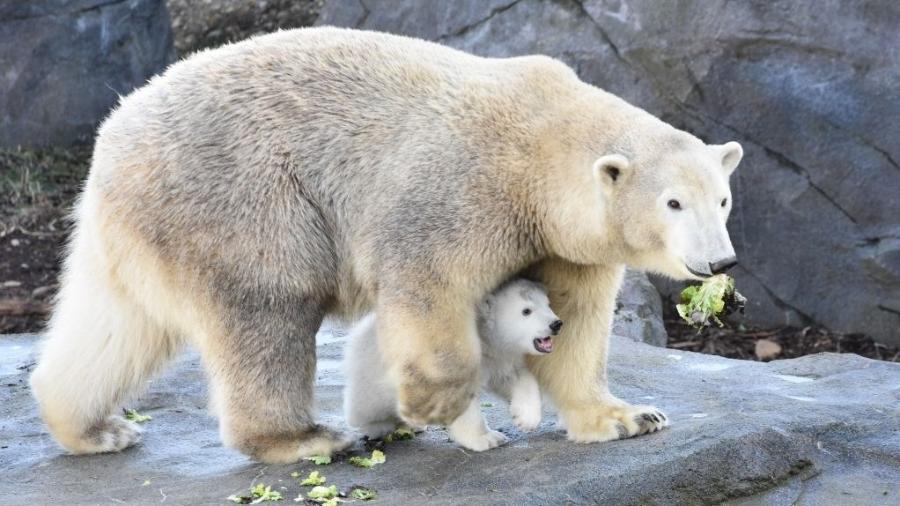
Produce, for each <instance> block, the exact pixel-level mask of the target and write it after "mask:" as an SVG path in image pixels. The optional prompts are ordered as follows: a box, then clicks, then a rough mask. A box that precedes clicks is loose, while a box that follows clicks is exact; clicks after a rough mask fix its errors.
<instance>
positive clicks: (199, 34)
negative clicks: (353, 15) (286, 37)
mask: <svg viewBox="0 0 900 506" xmlns="http://www.w3.org/2000/svg"><path fill="white" fill-rule="evenodd" d="M166 3H167V4H168V6H169V13H170V14H171V16H172V31H173V32H174V34H175V49H176V50H177V51H178V53H179V54H181V55H185V54H188V53H191V52H193V51H197V50H199V49H203V48H207V47H216V46H219V45H221V44H224V43H226V42H234V41H238V40H241V39H246V38H247V37H250V36H252V35H256V34H259V33H269V32H274V31H276V30H278V29H283V28H297V27H301V26H309V25H311V24H313V22H315V20H316V18H317V17H318V15H319V9H320V8H321V7H322V0H166Z"/></svg>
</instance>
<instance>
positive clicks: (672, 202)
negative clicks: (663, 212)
mask: <svg viewBox="0 0 900 506" xmlns="http://www.w3.org/2000/svg"><path fill="white" fill-rule="evenodd" d="M669 208H670V209H675V210H676V211H678V210H680V209H681V202H678V201H677V200H675V199H672V200H670V201H669Z"/></svg>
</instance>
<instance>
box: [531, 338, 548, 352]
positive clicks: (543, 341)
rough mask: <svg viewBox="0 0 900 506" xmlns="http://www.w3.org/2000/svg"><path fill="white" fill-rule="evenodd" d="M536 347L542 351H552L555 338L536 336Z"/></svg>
mask: <svg viewBox="0 0 900 506" xmlns="http://www.w3.org/2000/svg"><path fill="white" fill-rule="evenodd" d="M534 349H536V350H537V351H539V352H541V353H550V352H551V351H553V338H552V337H550V336H547V337H538V338H535V340H534Z"/></svg>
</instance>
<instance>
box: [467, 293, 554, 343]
mask: <svg viewBox="0 0 900 506" xmlns="http://www.w3.org/2000/svg"><path fill="white" fill-rule="evenodd" d="M481 312H482V315H483V317H484V318H485V319H486V320H487V321H488V322H489V325H488V328H489V330H488V334H489V335H486V336H482V338H483V339H487V340H490V341H491V344H493V345H495V346H497V347H499V348H504V349H506V350H508V351H509V352H511V353H523V354H532V355H540V354H543V353H550V352H551V351H553V336H555V335H557V334H558V333H559V330H560V329H561V328H562V325H563V322H562V320H560V319H559V318H558V317H557V316H556V314H555V313H554V312H553V310H552V309H550V300H549V299H548V298H547V292H546V290H545V289H544V287H543V286H541V285H540V284H538V283H535V282H533V281H528V280H524V279H517V280H514V281H511V282H509V283H507V284H505V285H503V286H501V287H500V288H499V289H497V290H496V291H495V292H494V293H492V294H491V295H489V296H488V297H487V298H486V299H485V302H484V304H483V306H482V309H481Z"/></svg>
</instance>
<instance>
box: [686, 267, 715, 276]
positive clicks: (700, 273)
mask: <svg viewBox="0 0 900 506" xmlns="http://www.w3.org/2000/svg"><path fill="white" fill-rule="evenodd" d="M684 266H685V268H687V270H688V271H689V272H690V273H691V274H693V275H694V276H699V277H701V278H709V277H712V273H711V272H699V271H695V270H694V269H691V266H690V265H688V264H684Z"/></svg>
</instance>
